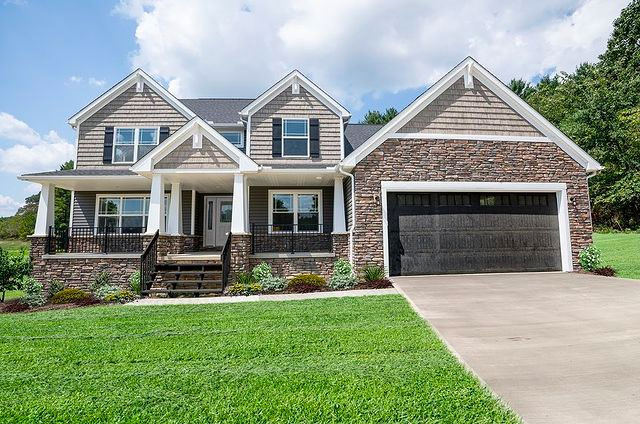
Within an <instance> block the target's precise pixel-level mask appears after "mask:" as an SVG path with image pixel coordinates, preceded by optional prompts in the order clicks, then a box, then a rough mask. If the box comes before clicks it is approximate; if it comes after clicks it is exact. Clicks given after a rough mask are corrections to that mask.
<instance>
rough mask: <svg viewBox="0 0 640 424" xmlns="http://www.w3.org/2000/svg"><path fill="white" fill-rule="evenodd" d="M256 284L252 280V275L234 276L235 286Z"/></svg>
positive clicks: (244, 273) (254, 280) (239, 274)
mask: <svg viewBox="0 0 640 424" xmlns="http://www.w3.org/2000/svg"><path fill="white" fill-rule="evenodd" d="M256 282H257V281H256V279H255V278H253V275H251V274H249V273H248V272H239V273H237V274H236V278H235V283H236V284H243V285H245V286H249V285H251V284H254V283H256Z"/></svg>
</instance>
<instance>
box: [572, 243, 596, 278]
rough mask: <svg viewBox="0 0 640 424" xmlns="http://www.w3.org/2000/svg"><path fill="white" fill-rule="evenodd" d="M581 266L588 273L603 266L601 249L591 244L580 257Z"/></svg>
mask: <svg viewBox="0 0 640 424" xmlns="http://www.w3.org/2000/svg"><path fill="white" fill-rule="evenodd" d="M578 258H579V260H580V266H581V267H582V269H584V270H585V271H588V272H592V271H594V270H595V269H597V268H600V267H601V266H602V259H601V254H600V249H598V248H597V247H595V246H594V245H593V244H590V245H589V246H588V247H587V248H585V249H584V250H583V251H582V252H580V254H579V255H578Z"/></svg>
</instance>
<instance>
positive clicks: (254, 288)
mask: <svg viewBox="0 0 640 424" xmlns="http://www.w3.org/2000/svg"><path fill="white" fill-rule="evenodd" d="M261 291H262V286H261V285H260V284H259V283H256V282H255V281H254V282H253V283H249V284H243V283H234V284H233V285H231V287H229V289H228V290H227V294H228V295H231V296H249V295H252V294H258V293H260V292H261Z"/></svg>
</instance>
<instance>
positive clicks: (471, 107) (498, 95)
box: [21, 58, 601, 287]
mask: <svg viewBox="0 0 640 424" xmlns="http://www.w3.org/2000/svg"><path fill="white" fill-rule="evenodd" d="M350 117H351V115H350V113H349V112H348V111H347V110H346V109H345V108H344V107H343V106H341V105H340V103H338V102H337V101H336V100H335V99H333V98H332V97H331V96H330V95H329V94H327V93H326V92H325V91H323V90H322V89H321V88H320V87H318V86H317V85H316V84H314V83H313V82H312V81H311V80H309V79H308V78H306V77H305V76H304V75H303V74H302V73H300V72H298V71H293V72H291V73H290V74H288V75H286V76H285V77H284V78H282V79H281V80H280V81H278V82H277V83H275V84H274V85H273V86H272V87H270V88H269V89H267V90H266V91H265V92H263V93H262V94H260V95H259V96H258V97H256V98H255V99H216V98H203V99H177V98H176V97H174V96H173V95H172V94H171V93H170V92H168V91H167V90H166V89H165V88H164V87H162V85H160V84H158V83H157V82H156V81H154V80H153V79H152V78H151V77H149V76H148V75H147V74H146V73H145V72H144V71H142V70H136V71H135V72H133V73H132V74H130V75H129V76H127V77H126V78H125V79H123V80H122V81H120V82H119V83H117V84H116V85H114V86H113V87H112V88H111V89H109V90H108V91H107V92H105V93H104V94H103V95H101V96H100V97H98V98H97V99H96V100H94V101H93V102H91V103H90V104H89V105H87V106H86V107H84V108H83V109H82V110H80V111H79V112H77V113H76V114H74V115H73V116H72V117H71V118H70V119H69V123H70V125H71V126H72V127H73V128H75V129H76V133H77V156H76V168H75V169H74V170H68V171H51V172H42V173H35V174H27V175H23V176H21V179H23V180H26V181H31V182H35V183H39V184H41V185H42V191H41V196H40V204H39V209H38V215H37V222H36V228H35V233H34V235H33V237H32V239H31V240H32V253H31V254H32V258H33V263H34V276H35V277H36V278H37V279H39V280H42V281H43V282H44V283H45V284H46V283H47V282H48V281H49V280H51V279H53V278H57V279H60V280H63V281H66V282H67V284H68V285H76V286H79V287H87V286H88V284H89V283H90V281H91V280H92V278H93V277H94V276H95V275H96V274H97V273H98V272H100V271H103V270H108V271H109V272H111V274H112V276H113V277H114V278H115V279H117V280H118V281H120V282H125V281H126V279H127V278H128V277H129V275H130V274H131V273H132V272H134V271H135V270H138V269H140V268H141V267H142V270H143V278H145V276H146V278H154V275H155V274H154V272H153V271H154V270H156V269H158V268H159V267H161V266H170V265H172V264H173V265H175V264H178V263H188V264H191V265H194V264H195V265H198V266H199V265H200V264H211V263H218V264H219V265H220V267H221V268H222V269H223V271H224V277H225V278H226V276H227V274H234V273H236V272H239V271H243V270H249V269H251V268H252V267H253V266H254V265H256V264H257V263H259V262H262V261H266V262H268V263H270V264H271V265H272V267H273V269H274V272H275V273H277V274H279V275H283V276H290V275H293V274H297V273H301V272H315V273H319V274H322V275H324V276H329V275H330V274H331V272H332V269H333V263H334V262H335V260H336V259H337V258H340V257H341V258H346V259H349V260H350V261H351V262H352V263H353V264H354V266H355V267H356V269H359V268H360V267H362V266H364V265H367V264H377V265H380V266H382V267H384V269H385V270H386V272H387V273H389V274H390V275H410V274H433V273H469V272H502V271H504V272H507V271H548V270H562V271H572V270H573V269H574V268H575V267H577V266H578V261H577V255H578V253H579V252H580V251H581V250H582V249H583V248H584V247H586V246H587V245H588V244H589V243H590V241H591V217H590V208H589V196H588V183H587V179H588V177H589V176H591V175H593V174H595V173H596V172H598V170H600V169H601V166H600V165H599V164H598V163H597V162H596V161H595V160H594V159H593V158H591V157H590V156H589V155H588V154H587V153H585V152H584V151H583V150H582V149H580V148H579V147H578V146H577V145H576V144H575V143H573V142H572V141H571V140H569V139H568V138H567V137H566V136H565V135H564V134H562V133H561V132H560V131H559V130H558V129H557V128H555V127H554V126H553V125H551V124H550V123H549V122H548V121H547V120H546V119H544V118H543V117H542V116H541V115H540V114H538V113H537V112H536V111H535V110H533V109H532V108H531V107H529V106H528V105H527V104H526V103H525V102H523V101H522V100H521V99H520V98H519V97H518V96H516V95H515V94H514V93H513V92H511V91H510V90H509V89H508V88H507V87H506V86H505V85H504V84H502V83H501V82H500V81H499V80H498V79H497V78H496V77H494V76H493V75H492V74H491V73H490V72H488V71H487V70H486V69H484V68H483V67H482V66H481V65H479V64H478V63H477V62H476V61H474V60H473V59H472V58H467V59H465V60H464V61H462V62H461V63H460V64H459V65H457V66H456V67H455V68H454V69H452V70H451V71H450V72H449V73H447V74H446V75H445V76H444V77H442V79H440V80H439V81H438V82H437V83H435V84H433V85H432V86H431V87H430V88H429V89H428V90H427V91H426V92H424V93H423V94H422V95H421V96H420V97H418V98H417V99H416V100H415V101H414V102H412V103H411V104H410V105H409V106H407V107H406V108H405V109H404V110H402V111H401V112H400V113H399V115H398V116H397V117H395V118H394V119H393V120H391V121H390V122H389V123H387V124H386V125H384V126H383V125H365V124H352V123H349V120H350ZM55 187H60V188H64V189H68V190H71V191H72V193H73V194H72V208H71V209H72V211H71V217H70V228H69V229H68V230H65V231H56V230H55V227H54V221H53V219H54V218H53V216H54V215H53V209H54V200H55V199H54V197H55V190H54V189H55ZM143 253H144V254H143ZM141 256H142V257H143V258H142V265H141ZM150 269H151V271H150ZM174 287H175V285H174ZM198 287H200V286H198Z"/></svg>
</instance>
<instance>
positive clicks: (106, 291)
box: [93, 285, 120, 301]
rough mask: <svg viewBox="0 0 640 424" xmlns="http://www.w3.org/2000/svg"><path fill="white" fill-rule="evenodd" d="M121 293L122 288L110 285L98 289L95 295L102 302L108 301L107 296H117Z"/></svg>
mask: <svg viewBox="0 0 640 424" xmlns="http://www.w3.org/2000/svg"><path fill="white" fill-rule="evenodd" d="M119 291H120V287H116V286H112V285H108V286H102V287H98V289H97V290H96V291H94V292H93V295H94V296H95V297H97V298H98V299H100V300H105V301H107V300H106V298H107V296H111V295H115V294H116V293H118V292H119Z"/></svg>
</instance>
